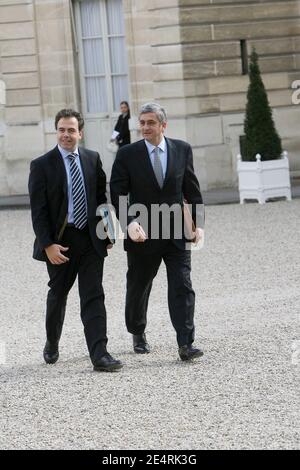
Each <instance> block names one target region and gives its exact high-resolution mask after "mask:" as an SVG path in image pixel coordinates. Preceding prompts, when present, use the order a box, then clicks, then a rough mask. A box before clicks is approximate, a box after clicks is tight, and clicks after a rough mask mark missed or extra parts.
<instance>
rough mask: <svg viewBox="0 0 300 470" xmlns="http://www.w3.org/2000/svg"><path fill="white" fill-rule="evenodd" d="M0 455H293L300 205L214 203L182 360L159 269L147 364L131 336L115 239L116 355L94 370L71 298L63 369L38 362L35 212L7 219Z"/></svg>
mask: <svg viewBox="0 0 300 470" xmlns="http://www.w3.org/2000/svg"><path fill="white" fill-rule="evenodd" d="M0 227H1V246H0V259H1V272H0V282H1V304H0V314H1V317H0V328H1V329H0V400H1V403H0V406H1V414H0V429H1V433H0V448H1V449H108V450H113V449H122V450H123V449H149V450H150V449H176V450H177V449H178V450H181V449H276V448H279V449H299V448H300V445H299V368H300V331H299V311H300V289H299V279H300V250H299V246H300V229H299V227H300V199H297V200H293V201H292V202H290V203H288V202H285V201H277V202H270V203H268V204H265V205H263V206H260V205H259V204H256V203H253V204H246V205H244V206H240V205H237V204H236V205H225V206H224V205H223V206H209V207H207V209H206V240H205V247H204V249H203V250H201V251H195V252H193V285H194V288H195V290H196V294H197V304H196V316H195V322H196V333H197V335H196V338H197V341H196V342H195V344H196V345H200V346H201V347H202V348H203V349H204V351H205V355H204V356H203V358H201V359H199V360H197V361H194V363H191V364H186V363H183V362H181V361H180V360H179V359H178V356H177V347H176V341H175V333H174V331H173V329H172V327H171V323H170V320H169V316H168V309H167V302H166V276H165V269H164V267H163V266H162V267H161V269H160V271H159V274H158V276H157V278H156V280H155V283H154V286H153V291H152V295H151V299H150V307H149V315H148V318H149V321H148V340H149V343H150V344H151V346H152V352H151V354H149V355H145V356H137V355H135V354H134V353H133V352H132V349H131V338H130V336H129V334H128V333H127V332H126V329H125V325H124V318H123V317H124V296H125V273H126V258H125V254H124V252H123V250H122V244H121V242H120V243H118V244H117V246H116V247H115V248H114V249H113V251H112V252H111V253H110V255H109V257H108V258H107V259H106V265H105V281H104V283H105V290H106V305H107V311H108V330H109V331H108V333H109V351H110V352H111V353H112V354H113V355H114V356H115V357H117V358H119V359H121V360H122V361H123V362H124V364H125V365H124V368H123V369H122V371H120V372H118V373H113V374H108V373H96V372H93V370H92V367H91V364H90V361H89V357H88V354H87V349H86V345H85V341H84V335H83V328H82V325H81V322H80V316H79V301H78V293H77V286H74V288H73V290H72V291H71V293H70V296H69V301H68V307H67V314H66V321H65V327H64V331H63V336H62V339H61V347H60V359H59V361H58V362H57V364H55V365H54V366H48V365H46V364H45V363H44V362H43V358H42V349H43V346H44V342H45V333H44V310H45V298H46V293H47V274H46V269H45V266H44V264H43V263H40V262H37V261H34V260H32V258H31V252H32V241H33V234H32V229H31V223H30V214H29V211H28V210H9V211H6V210H3V211H0Z"/></svg>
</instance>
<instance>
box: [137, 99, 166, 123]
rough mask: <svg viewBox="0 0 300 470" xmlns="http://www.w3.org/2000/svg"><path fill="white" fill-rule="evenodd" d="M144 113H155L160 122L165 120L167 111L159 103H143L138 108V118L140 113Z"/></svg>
mask: <svg viewBox="0 0 300 470" xmlns="http://www.w3.org/2000/svg"><path fill="white" fill-rule="evenodd" d="M145 113H155V114H156V117H157V119H158V120H159V122H160V123H161V124H162V123H164V122H167V113H166V111H165V110H164V108H163V107H162V106H161V105H160V104H159V103H146V104H143V106H141V109H140V113H139V118H140V117H141V114H145Z"/></svg>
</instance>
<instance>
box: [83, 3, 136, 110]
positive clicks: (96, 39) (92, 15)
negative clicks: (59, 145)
mask: <svg viewBox="0 0 300 470" xmlns="http://www.w3.org/2000/svg"><path fill="white" fill-rule="evenodd" d="M75 7H76V26H77V38H78V43H79V54H80V64H81V66H80V68H81V71H80V72H81V81H82V93H83V96H84V106H85V112H86V113H90V114H98V113H113V112H116V111H119V104H120V102H121V101H123V100H128V65H127V51H126V46H125V32H124V18H123V5H122V0H82V1H77V2H76V4H75Z"/></svg>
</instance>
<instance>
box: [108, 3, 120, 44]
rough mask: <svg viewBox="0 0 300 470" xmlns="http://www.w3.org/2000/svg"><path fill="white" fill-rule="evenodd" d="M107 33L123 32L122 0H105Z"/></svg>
mask: <svg viewBox="0 0 300 470" xmlns="http://www.w3.org/2000/svg"><path fill="white" fill-rule="evenodd" d="M106 7H107V28H108V34H121V35H123V34H124V20H123V6H122V0H107V2H106Z"/></svg>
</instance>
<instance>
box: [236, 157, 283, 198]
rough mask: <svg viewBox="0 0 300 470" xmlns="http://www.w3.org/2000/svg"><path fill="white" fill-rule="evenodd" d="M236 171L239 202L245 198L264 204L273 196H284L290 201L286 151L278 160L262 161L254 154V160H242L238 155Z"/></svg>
mask: <svg viewBox="0 0 300 470" xmlns="http://www.w3.org/2000/svg"><path fill="white" fill-rule="evenodd" d="M237 158H238V161H237V172H238V177H239V192H240V203H241V204H243V203H244V200H245V199H257V200H258V202H259V203H260V204H264V203H265V202H266V200H267V199H269V198H273V197H286V198H287V200H288V201H291V199H292V198H291V183H290V170H289V160H288V154H287V152H283V155H282V158H280V159H278V160H267V161H264V162H262V161H261V156H260V155H259V154H257V155H256V162H243V161H242V158H241V155H238V157H237Z"/></svg>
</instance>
